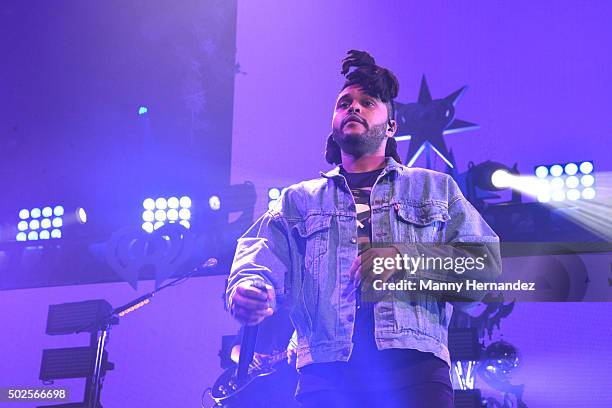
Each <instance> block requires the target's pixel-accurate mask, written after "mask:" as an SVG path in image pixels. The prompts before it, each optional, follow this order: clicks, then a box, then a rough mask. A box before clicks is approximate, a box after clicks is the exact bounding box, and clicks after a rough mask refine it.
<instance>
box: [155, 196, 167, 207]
mask: <svg viewBox="0 0 612 408" xmlns="http://www.w3.org/2000/svg"><path fill="white" fill-rule="evenodd" d="M167 207H168V202H167V201H166V199H165V198H163V197H160V198H158V199H157V200H155V208H157V209H158V210H165V209H166V208H167Z"/></svg>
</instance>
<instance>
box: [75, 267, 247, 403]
mask: <svg viewBox="0 0 612 408" xmlns="http://www.w3.org/2000/svg"><path fill="white" fill-rule="evenodd" d="M217 263H218V261H217V259H216V258H210V259H208V260H207V261H206V262H204V263H203V264H202V265H200V266H197V267H195V268H193V269H192V270H191V271H189V272H187V273H185V274H184V275H182V276H180V277H178V278H176V279H174V280H173V281H171V282H169V283H167V284H165V285H162V286H160V287H159V288H157V289H155V290H152V291H151V292H148V293H146V294H144V295H142V296H140V297H138V298H136V299H134V300H132V301H130V302H128V303H126V304H124V305H123V306H119V307H117V308H115V309H113V311H112V312H110V314H108V315H106V316H105V317H103V318H101V319H99V320H96V321H95V322H93V323H91V324H88V325H87V326H84V327H82V328H80V329H78V330H77V331H76V333H77V334H78V333H81V332H83V331H86V330H87V329H92V328H94V327H95V328H96V329H97V331H99V332H100V333H99V335H98V341H97V345H96V359H95V364H94V370H93V375H92V377H91V378H90V379H88V381H87V384H86V387H87V388H88V392H87V394H88V396H89V398H86V399H87V401H86V404H87V405H86V406H87V407H88V408H101V405H100V392H101V391H102V378H103V376H104V372H105V371H106V370H105V369H104V367H103V366H104V348H105V347H106V344H107V343H108V337H109V332H110V328H111V325H114V324H118V323H119V318H118V317H117V316H119V317H123V316H125V315H126V314H128V313H130V312H133V311H134V310H137V309H140V308H141V307H142V306H144V305H146V304H148V303H149V302H150V301H151V298H153V296H155V294H156V293H158V292H160V291H162V290H164V289H166V288H168V287H170V286H176V285H179V284H180V283H183V282H184V281H186V280H187V279H189V278H190V277H191V276H192V275H193V274H195V273H196V272H198V271H201V270H202V269H208V268H212V267H215V266H216V265H217ZM92 343H93V332H92ZM92 345H93V344H92ZM251 358H252V355H251Z"/></svg>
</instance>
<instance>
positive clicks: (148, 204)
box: [142, 198, 155, 210]
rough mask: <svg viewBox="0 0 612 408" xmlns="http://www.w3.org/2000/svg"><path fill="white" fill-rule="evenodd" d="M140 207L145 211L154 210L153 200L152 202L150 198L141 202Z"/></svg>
mask: <svg viewBox="0 0 612 408" xmlns="http://www.w3.org/2000/svg"><path fill="white" fill-rule="evenodd" d="M142 206H143V207H144V209H145V210H153V209H155V200H153V199H152V198H147V199H146V200H144V201H143V202H142Z"/></svg>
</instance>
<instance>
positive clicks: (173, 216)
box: [166, 208, 178, 221]
mask: <svg viewBox="0 0 612 408" xmlns="http://www.w3.org/2000/svg"><path fill="white" fill-rule="evenodd" d="M166 216H167V217H168V221H176V220H178V211H177V210H176V209H174V208H172V209H171V210H168V212H167V213H166Z"/></svg>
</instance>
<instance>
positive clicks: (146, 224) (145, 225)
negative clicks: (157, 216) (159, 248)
mask: <svg viewBox="0 0 612 408" xmlns="http://www.w3.org/2000/svg"><path fill="white" fill-rule="evenodd" d="M142 229H143V230H145V231H146V232H148V233H151V232H153V224H152V223H151V222H148V221H147V222H143V223H142Z"/></svg>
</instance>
